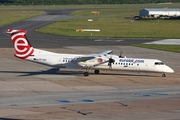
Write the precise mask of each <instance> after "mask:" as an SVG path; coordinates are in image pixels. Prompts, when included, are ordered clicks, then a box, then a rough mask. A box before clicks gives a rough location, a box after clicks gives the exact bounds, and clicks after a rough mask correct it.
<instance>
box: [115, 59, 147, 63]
mask: <svg viewBox="0 0 180 120" xmlns="http://www.w3.org/2000/svg"><path fill="white" fill-rule="evenodd" d="M119 62H130V63H144V60H140V59H119Z"/></svg>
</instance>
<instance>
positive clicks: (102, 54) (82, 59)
mask: <svg viewBox="0 0 180 120" xmlns="http://www.w3.org/2000/svg"><path fill="white" fill-rule="evenodd" d="M112 52H113V51H112V50H107V51H104V52H102V53H99V54H90V55H83V56H78V57H76V58H74V59H73V60H72V61H74V62H75V61H78V62H85V61H87V60H91V59H94V58H96V57H103V56H107V54H111V53H112Z"/></svg>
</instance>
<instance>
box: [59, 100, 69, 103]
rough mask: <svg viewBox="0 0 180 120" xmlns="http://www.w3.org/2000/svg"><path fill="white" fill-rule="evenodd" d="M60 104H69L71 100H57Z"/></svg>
mask: <svg viewBox="0 0 180 120" xmlns="http://www.w3.org/2000/svg"><path fill="white" fill-rule="evenodd" d="M57 101H58V102H62V103H69V102H70V101H69V100H57Z"/></svg>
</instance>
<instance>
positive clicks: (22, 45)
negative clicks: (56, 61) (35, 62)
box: [6, 29, 34, 59]
mask: <svg viewBox="0 0 180 120" xmlns="http://www.w3.org/2000/svg"><path fill="white" fill-rule="evenodd" d="M6 33H8V34H10V35H11V40H12V43H13V45H14V49H15V52H16V54H15V56H16V57H18V58H21V59H26V58H27V57H29V56H30V55H32V54H33V52H34V48H33V47H32V46H31V44H30V43H29V41H28V40H27V37H26V35H25V34H26V33H27V31H26V30H11V29H8V31H7V32H6Z"/></svg>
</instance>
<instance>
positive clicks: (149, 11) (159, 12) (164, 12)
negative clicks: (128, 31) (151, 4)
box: [139, 8, 180, 17]
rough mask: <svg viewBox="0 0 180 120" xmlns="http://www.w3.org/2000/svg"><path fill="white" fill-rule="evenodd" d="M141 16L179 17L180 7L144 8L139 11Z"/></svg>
mask: <svg viewBox="0 0 180 120" xmlns="http://www.w3.org/2000/svg"><path fill="white" fill-rule="evenodd" d="M139 16H141V17H143V16H153V17H160V16H167V17H178V16H180V9H173V8H171V9H169V8H144V9H142V10H140V11H139Z"/></svg>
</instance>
